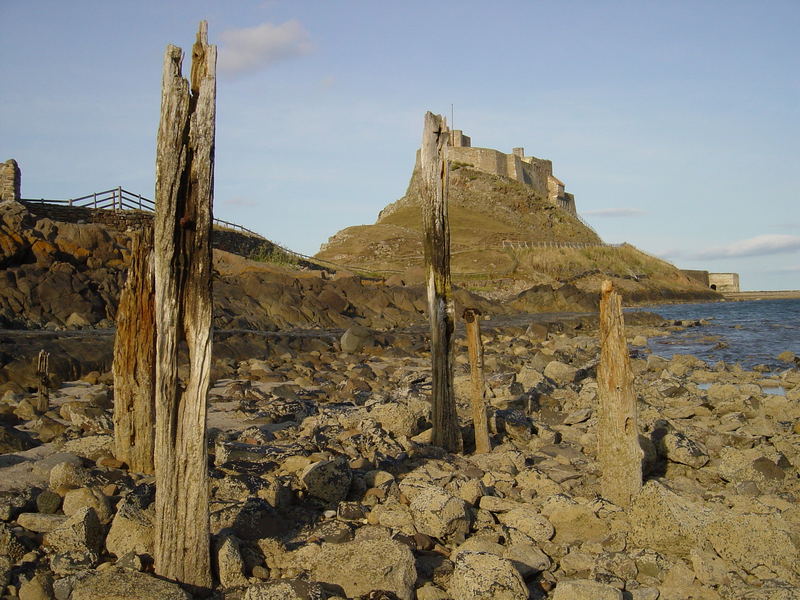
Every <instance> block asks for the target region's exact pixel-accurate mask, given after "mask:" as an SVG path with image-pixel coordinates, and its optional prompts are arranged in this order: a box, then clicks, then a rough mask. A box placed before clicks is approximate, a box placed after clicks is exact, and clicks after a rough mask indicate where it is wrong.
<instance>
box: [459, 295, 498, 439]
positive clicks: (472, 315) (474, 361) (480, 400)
mask: <svg viewBox="0 0 800 600" xmlns="http://www.w3.org/2000/svg"><path fill="white" fill-rule="evenodd" d="M480 314H481V311H479V310H478V309H477V308H467V309H465V310H464V322H465V323H466V328H467V349H468V351H469V365H470V379H471V383H472V422H473V423H474V424H475V452H476V453H478V454H483V453H485V452H489V451H490V450H491V449H492V444H491V442H490V441H489V423H488V420H487V417H486V398H485V391H486V385H485V383H484V380H483V342H482V341H481V325H480V322H479V321H478V317H479V316H480Z"/></svg>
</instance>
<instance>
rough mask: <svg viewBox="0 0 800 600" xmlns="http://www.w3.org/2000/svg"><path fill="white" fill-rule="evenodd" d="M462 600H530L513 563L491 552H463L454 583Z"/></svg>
mask: <svg viewBox="0 0 800 600" xmlns="http://www.w3.org/2000/svg"><path fill="white" fill-rule="evenodd" d="M449 592H450V595H451V596H452V597H453V598H458V599H459V600H527V598H528V589H527V588H526V587H525V582H524V581H523V580H522V577H521V576H520V574H519V572H518V571H517V570H516V569H515V568H514V565H513V564H512V563H511V561H509V560H506V559H504V558H500V557H499V556H497V555H495V554H490V553H488V552H459V553H458V555H457V556H456V559H455V566H454V569H453V576H452V579H451V580H450V588H449Z"/></svg>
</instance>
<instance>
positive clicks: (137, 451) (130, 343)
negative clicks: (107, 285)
mask: <svg viewBox="0 0 800 600" xmlns="http://www.w3.org/2000/svg"><path fill="white" fill-rule="evenodd" d="M155 309H156V307H155V281H154V279H153V232H152V229H151V228H149V227H147V228H145V230H144V231H142V232H141V233H139V234H137V235H134V236H133V237H132V240H131V264H130V267H128V279H127V281H126V282H125V288H124V289H123V290H122V293H121V294H120V297H119V306H118V308H117V323H116V325H117V333H116V336H115V338H114V365H113V371H114V454H115V456H116V458H117V460H121V461H122V462H124V463H126V464H127V465H128V468H129V469H130V470H131V471H135V472H137V473H152V472H153V469H154V464H153V452H154V443H155V416H156V412H155V386H156V380H155V367H156V322H155Z"/></svg>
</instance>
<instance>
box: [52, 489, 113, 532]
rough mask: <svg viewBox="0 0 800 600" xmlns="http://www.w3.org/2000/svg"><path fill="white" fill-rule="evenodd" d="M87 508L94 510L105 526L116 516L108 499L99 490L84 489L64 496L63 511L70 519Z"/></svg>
mask: <svg viewBox="0 0 800 600" xmlns="http://www.w3.org/2000/svg"><path fill="white" fill-rule="evenodd" d="M85 507H91V508H93V509H94V512H95V513H96V514H97V518H98V519H99V520H100V523H102V524H103V525H106V524H108V523H109V522H111V518H112V517H113V516H114V509H113V508H112V507H111V503H110V502H109V500H108V497H106V495H105V494H103V492H101V491H100V490H98V489H95V488H85V487H83V488H78V489H75V490H70V491H68V492H67V493H66V494H64V505H63V511H64V514H65V515H67V516H68V517H69V516H72V515H74V514H75V513H76V512H78V511H79V510H80V509H82V508H85Z"/></svg>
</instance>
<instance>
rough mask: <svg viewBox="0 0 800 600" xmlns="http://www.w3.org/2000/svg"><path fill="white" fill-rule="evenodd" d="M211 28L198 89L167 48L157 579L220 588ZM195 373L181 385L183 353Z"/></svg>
mask: <svg viewBox="0 0 800 600" xmlns="http://www.w3.org/2000/svg"><path fill="white" fill-rule="evenodd" d="M207 37H208V35H207V24H206V22H205V21H203V22H201V24H200V29H199V31H198V33H197V41H196V42H195V44H194V47H193V48H192V67H191V84H190V83H189V82H188V81H186V79H184V78H183V77H182V75H181V63H182V62H183V52H182V51H181V49H180V48H177V47H175V46H172V45H170V46H167V50H166V54H165V56H164V71H163V79H162V88H161V119H160V123H159V127H158V148H157V152H156V198H155V205H156V214H155V237H154V247H155V282H156V294H155V298H156V331H157V339H156V438H155V440H156V443H155V457H154V458H155V467H156V503H155V504H156V508H155V512H156V520H155V521H156V522H155V551H154V562H155V570H156V573H157V574H159V575H162V576H164V577H167V578H169V579H174V580H177V581H181V582H183V583H186V584H189V585H191V586H196V587H201V588H208V587H210V586H211V584H212V579H211V561H210V547H209V543H210V533H209V508H208V503H209V499H208V452H207V449H206V413H207V409H208V407H207V394H208V385H209V377H210V366H211V337H212V330H211V308H212V305H211V244H210V241H211V222H212V218H213V217H212V209H211V206H212V198H213V189H214V137H215V135H214V134H215V115H216V59H217V49H216V47H215V46H210V45H209V44H208V40H207ZM182 340H185V341H186V345H187V347H188V353H189V371H188V376H187V377H186V380H185V387H183V386H181V385H180V382H179V379H178V344H179V343H180V342H181V341H182Z"/></svg>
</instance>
